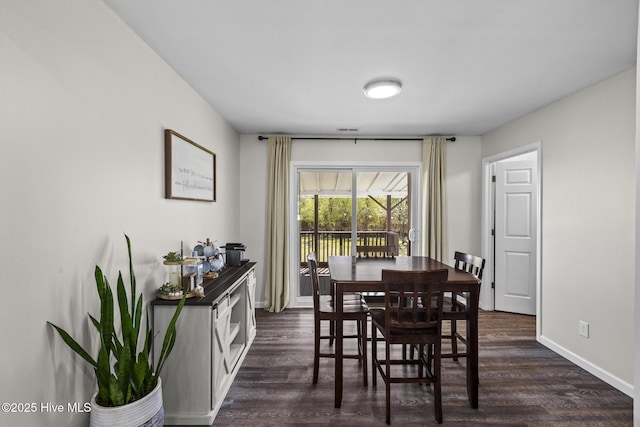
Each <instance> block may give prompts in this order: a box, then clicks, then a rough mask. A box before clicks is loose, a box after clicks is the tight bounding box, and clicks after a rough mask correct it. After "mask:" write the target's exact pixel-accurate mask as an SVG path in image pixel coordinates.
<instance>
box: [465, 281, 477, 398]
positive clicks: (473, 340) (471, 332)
mask: <svg viewBox="0 0 640 427" xmlns="http://www.w3.org/2000/svg"><path fill="white" fill-rule="evenodd" d="M470 297H471V298H470V300H471V301H470V302H471V304H469V307H468V309H469V317H468V319H467V394H468V396H469V405H470V406H471V407H472V408H474V409H475V408H477V407H478V384H479V383H480V379H479V375H478V304H479V302H480V292H479V290H478V289H474V290H473V291H472V292H471V295H470Z"/></svg>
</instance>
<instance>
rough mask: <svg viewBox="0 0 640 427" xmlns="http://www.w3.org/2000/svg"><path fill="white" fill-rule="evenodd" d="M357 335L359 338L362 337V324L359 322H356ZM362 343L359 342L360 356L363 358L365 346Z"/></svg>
mask: <svg viewBox="0 0 640 427" xmlns="http://www.w3.org/2000/svg"><path fill="white" fill-rule="evenodd" d="M356 328H357V335H358V337H362V323H361V322H360V321H359V320H358V321H356ZM361 342H362V341H359V342H358V356H362V351H363V349H364V348H363V346H362V344H361Z"/></svg>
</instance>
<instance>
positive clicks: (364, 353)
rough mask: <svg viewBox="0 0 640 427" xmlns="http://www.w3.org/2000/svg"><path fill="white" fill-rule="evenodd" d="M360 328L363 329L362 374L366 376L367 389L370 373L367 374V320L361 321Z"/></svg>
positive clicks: (359, 322)
mask: <svg viewBox="0 0 640 427" xmlns="http://www.w3.org/2000/svg"><path fill="white" fill-rule="evenodd" d="M358 327H359V329H361V331H362V332H361V333H362V335H361V338H362V339H361V341H360V342H361V346H362V374H363V376H364V386H365V387H367V386H368V385H369V382H368V372H367V364H368V361H367V320H366V319H364V320H359V321H358Z"/></svg>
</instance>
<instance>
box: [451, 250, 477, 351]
mask: <svg viewBox="0 0 640 427" xmlns="http://www.w3.org/2000/svg"><path fill="white" fill-rule="evenodd" d="M454 261H455V264H454V268H455V269H456V270H464V271H466V272H468V273H471V274H473V275H474V276H475V277H477V278H478V280H482V273H483V271H484V263H485V260H484V258H481V257H478V256H475V255H471V254H467V253H464V252H456V253H455V254H454ZM469 298H470V296H469V295H468V294H467V293H459V292H452V293H451V297H450V298H449V297H447V298H445V300H444V309H443V310H442V320H443V321H445V322H447V321H448V322H450V323H451V328H450V333H449V334H446V335H443V336H442V338H443V339H447V340H451V353H445V354H442V357H445V358H451V359H453V360H455V361H458V358H459V357H467V352H466V351H465V352H459V351H458V341H460V342H461V343H462V344H464V345H465V347H466V345H467V340H466V338H465V337H463V336H462V334H460V333H459V332H458V328H457V323H458V321H465V322H466V321H467V320H469V312H468V310H467V307H469Z"/></svg>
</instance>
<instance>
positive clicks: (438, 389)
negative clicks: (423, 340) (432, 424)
mask: <svg viewBox="0 0 640 427" xmlns="http://www.w3.org/2000/svg"><path fill="white" fill-rule="evenodd" d="M433 352H434V355H433V364H434V367H433V376H434V377H435V380H436V381H435V382H434V383H433V406H434V412H435V417H436V422H437V423H438V424H442V386H441V384H442V381H441V376H440V374H441V369H440V368H441V363H440V362H441V360H442V359H441V358H440V354H441V352H442V351H441V348H440V346H439V345H438V344H436V345H435V346H434V349H433Z"/></svg>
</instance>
